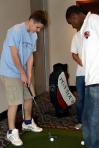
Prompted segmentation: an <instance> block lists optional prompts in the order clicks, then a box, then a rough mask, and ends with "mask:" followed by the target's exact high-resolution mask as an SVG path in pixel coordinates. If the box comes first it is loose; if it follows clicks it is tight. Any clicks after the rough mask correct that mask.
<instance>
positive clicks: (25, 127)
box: [22, 119, 43, 132]
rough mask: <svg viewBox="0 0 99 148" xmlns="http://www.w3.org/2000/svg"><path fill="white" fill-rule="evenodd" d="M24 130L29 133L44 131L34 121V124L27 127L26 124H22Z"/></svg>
mask: <svg viewBox="0 0 99 148" xmlns="http://www.w3.org/2000/svg"><path fill="white" fill-rule="evenodd" d="M22 129H23V130H27V131H32V132H42V131H43V129H42V128H41V127H38V126H37V125H36V123H35V122H34V120H33V119H32V123H31V124H28V125H26V124H25V123H24V122H23V124H22Z"/></svg>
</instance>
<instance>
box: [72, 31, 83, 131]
mask: <svg viewBox="0 0 99 148" xmlns="http://www.w3.org/2000/svg"><path fill="white" fill-rule="evenodd" d="M80 46H81V39H80V32H79V31H78V32H76V33H75V34H74V36H73V39H72V42H71V53H72V57H73V59H74V61H75V62H76V63H77V70H76V89H77V93H78V97H79V99H77V102H76V110H77V120H78V121H77V122H78V124H76V126H75V129H77V130H79V129H80V128H81V126H82V113H83V105H84V96H85V76H84V75H85V72H84V68H83V66H82V62H81V47H80Z"/></svg>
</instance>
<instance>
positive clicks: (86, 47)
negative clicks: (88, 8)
mask: <svg viewBox="0 0 99 148" xmlns="http://www.w3.org/2000/svg"><path fill="white" fill-rule="evenodd" d="M80 34H81V39H82V42H81V48H82V57H81V59H82V63H83V66H84V69H85V84H86V85H92V84H99V15H96V14H91V13H90V12H89V13H88V14H87V16H86V18H85V20H84V23H83V25H82V27H81V30H80Z"/></svg>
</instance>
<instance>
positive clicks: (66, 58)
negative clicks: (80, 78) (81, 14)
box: [48, 0, 76, 85]
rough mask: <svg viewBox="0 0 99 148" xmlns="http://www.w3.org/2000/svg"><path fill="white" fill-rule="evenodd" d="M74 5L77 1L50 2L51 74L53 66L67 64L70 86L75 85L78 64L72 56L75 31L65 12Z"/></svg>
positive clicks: (53, 0)
mask: <svg viewBox="0 0 99 148" xmlns="http://www.w3.org/2000/svg"><path fill="white" fill-rule="evenodd" d="M73 4H75V0H48V13H49V18H50V25H49V59H50V72H51V71H52V66H53V64H55V63H57V62H61V63H67V64H68V67H69V73H70V85H75V69H76V64H75V62H74V61H73V60H72V58H71V54H70V42H71V39H72V36H73V34H74V32H75V30H73V28H72V27H71V26H70V25H68V24H67V22H66V19H65V12H66V9H67V7H68V6H70V5H73Z"/></svg>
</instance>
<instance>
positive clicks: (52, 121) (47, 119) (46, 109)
mask: <svg viewBox="0 0 99 148" xmlns="http://www.w3.org/2000/svg"><path fill="white" fill-rule="evenodd" d="M36 102H37V105H38V107H39V109H37V106H36V105H35V104H34V103H33V117H34V119H35V122H36V123H38V125H40V126H41V127H43V128H59V129H67V128H69V129H72V130H74V125H75V123H76V111H75V105H73V106H72V107H71V108H70V111H69V115H68V116H66V117H61V118H58V117H56V115H55V111H54V108H53V105H52V104H51V102H50V98H49V94H48V93H44V94H42V95H40V96H38V97H37V99H36ZM16 121H17V122H16V126H17V128H18V129H19V130H20V133H22V131H21V123H22V112H21V111H19V112H18V115H17V120H16ZM6 131H7V119H5V120H3V121H0V148H5V147H6V145H7V144H8V142H7V140H6Z"/></svg>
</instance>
